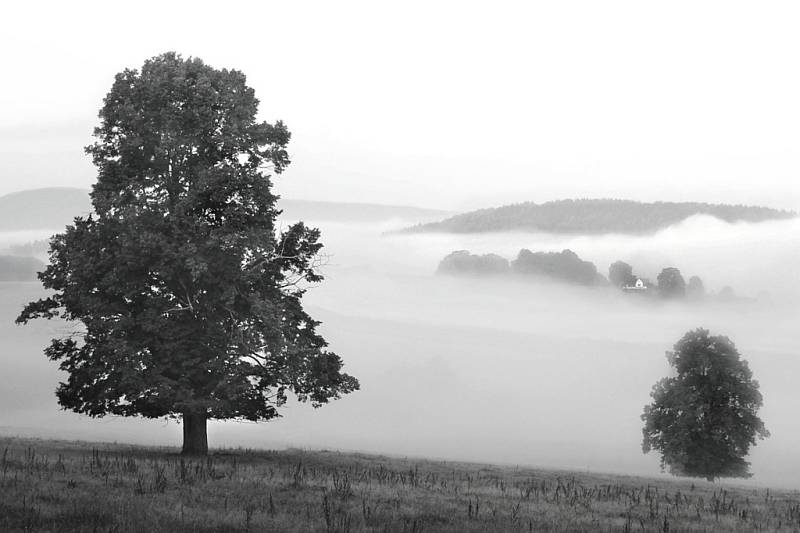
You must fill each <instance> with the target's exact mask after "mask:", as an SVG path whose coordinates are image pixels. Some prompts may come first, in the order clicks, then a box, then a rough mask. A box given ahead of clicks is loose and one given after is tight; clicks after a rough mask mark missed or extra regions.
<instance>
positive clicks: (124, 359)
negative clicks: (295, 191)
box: [17, 53, 358, 454]
mask: <svg viewBox="0 0 800 533" xmlns="http://www.w3.org/2000/svg"><path fill="white" fill-rule="evenodd" d="M257 107H258V100H257V99H256V98H255V95H254V91H253V89H252V88H250V87H248V86H247V85H246V80H245V76H244V74H242V73H241V72H238V71H236V70H217V69H214V68H212V67H210V66H208V65H206V64H204V63H203V62H202V61H201V60H199V59H188V60H184V59H183V58H181V57H180V56H179V55H176V54H174V53H167V54H163V55H160V56H157V57H154V58H152V59H150V60H148V61H146V62H145V64H144V65H143V67H142V68H141V70H125V71H123V72H121V73H120V74H118V75H117V76H116V78H115V81H114V84H113V86H112V88H111V90H110V92H109V93H108V95H107V96H106V98H105V100H104V105H103V107H102V109H101V110H100V114H99V118H100V125H99V127H97V128H96V129H95V139H96V141H95V142H94V144H92V145H91V146H89V147H87V149H86V150H87V153H88V154H90V155H91V156H92V159H93V162H94V164H95V165H96V167H97V169H98V178H97V183H96V184H95V185H94V187H93V189H92V192H91V200H92V204H93V207H94V213H93V214H92V215H90V216H88V217H85V218H76V219H75V220H74V224H72V225H70V226H67V228H66V230H65V231H64V232H63V233H61V234H59V235H56V236H54V237H53V239H52V241H51V243H50V264H49V266H48V267H47V268H46V270H45V271H44V272H42V273H41V274H40V279H41V281H42V283H43V284H44V286H45V287H46V288H47V289H50V290H51V291H53V292H52V295H51V296H48V297H46V298H43V299H41V300H39V301H36V302H32V303H30V304H28V305H27V306H26V307H25V308H24V310H23V311H22V313H21V314H20V316H19V318H18V319H17V321H18V322H22V323H25V322H27V321H28V320H30V319H33V318H40V317H43V318H53V317H60V318H63V319H66V320H68V321H74V322H75V323H77V324H78V325H79V326H80V327H79V328H78V330H77V333H75V334H73V335H70V336H66V337H62V338H56V339H53V340H52V342H51V344H50V346H49V347H48V348H47V349H46V350H45V353H46V354H47V356H48V357H50V358H51V359H52V360H55V361H58V362H60V368H61V369H62V370H64V371H66V372H67V373H68V378H67V381H66V382H63V383H61V384H60V385H59V387H58V389H57V397H58V401H59V403H60V404H61V405H62V406H63V407H64V408H67V409H72V410H74V411H77V412H79V413H85V414H87V415H90V416H93V417H99V416H103V415H106V414H113V415H122V416H136V415H140V416H144V417H148V418H157V417H165V416H166V417H182V419H183V437H184V438H183V452H184V453H195V454H204V453H207V450H208V444H207V442H208V439H207V433H206V424H207V420H209V419H246V420H252V421H258V420H269V419H271V418H274V417H276V416H279V413H278V408H279V407H280V406H281V405H282V404H283V403H284V402H286V400H287V393H289V392H291V393H294V394H295V395H296V396H297V397H298V398H299V399H300V400H301V401H310V402H311V403H312V404H313V405H314V406H319V405H321V404H324V403H326V402H328V401H329V400H331V399H335V398H339V397H340V395H342V394H345V393H348V392H351V391H353V390H356V389H358V381H357V380H356V379H355V378H353V377H351V376H349V375H347V374H345V373H343V372H342V360H341V359H340V358H339V356H338V355H336V354H335V353H333V352H330V351H328V350H327V349H326V346H327V343H326V342H325V340H324V339H323V338H322V336H320V334H319V333H318V332H317V326H318V325H319V322H317V321H315V320H314V319H313V318H311V317H310V316H309V315H308V314H307V313H306V312H305V310H304V309H303V306H302V304H301V297H302V296H303V293H304V290H305V288H306V287H307V285H308V284H309V283H315V282H318V281H320V280H321V279H322V277H321V275H320V273H319V272H318V266H319V261H318V252H319V250H320V248H321V247H322V244H321V243H320V242H319V237H320V233H319V231H318V230H317V229H311V228H308V227H306V226H305V225H304V224H303V223H302V222H300V223H297V224H294V225H292V226H289V227H288V228H286V229H285V230H284V231H282V232H278V231H277V230H276V217H277V216H278V215H279V213H280V211H279V210H278V209H277V207H276V201H277V196H275V195H274V194H273V193H272V190H271V189H272V182H271V174H270V173H271V172H274V173H280V172H281V171H282V170H283V169H284V168H285V167H286V166H287V165H288V164H289V157H288V154H287V152H286V145H287V143H288V141H289V132H288V130H287V129H286V127H285V126H284V124H283V123H282V122H280V121H278V122H276V123H275V124H268V123H266V122H259V121H257V120H256V111H257Z"/></svg>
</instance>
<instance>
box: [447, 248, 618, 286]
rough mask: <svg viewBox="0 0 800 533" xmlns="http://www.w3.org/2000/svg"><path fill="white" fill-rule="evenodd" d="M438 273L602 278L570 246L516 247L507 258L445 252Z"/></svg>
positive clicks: (581, 280)
mask: <svg viewBox="0 0 800 533" xmlns="http://www.w3.org/2000/svg"><path fill="white" fill-rule="evenodd" d="M436 272H437V273H438V274H454V275H496V274H512V273H513V274H519V275H523V276H530V275H536V276H542V277H546V278H549V279H553V280H558V281H564V282H567V283H574V284H579V285H595V284H605V283H607V281H606V279H605V278H604V277H603V276H602V274H599V273H598V272H597V267H596V266H595V265H594V263H592V262H590V261H584V260H582V259H581V258H580V257H578V254H576V253H575V252H573V251H572V250H563V251H561V252H532V251H530V250H526V249H522V250H520V252H519V254H518V255H517V258H516V259H515V260H513V261H511V262H509V261H508V260H507V259H505V258H504V257H501V256H499V255H496V254H485V255H477V254H472V253H470V252H468V251H466V250H458V251H455V252H453V253H451V254H449V255H447V256H446V257H445V258H444V259H442V261H441V262H440V263H439V266H438V268H437V269H436Z"/></svg>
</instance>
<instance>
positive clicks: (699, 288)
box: [686, 276, 706, 300]
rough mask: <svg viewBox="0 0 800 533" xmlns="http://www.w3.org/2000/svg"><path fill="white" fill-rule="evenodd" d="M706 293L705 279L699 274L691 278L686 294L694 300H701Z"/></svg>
mask: <svg viewBox="0 0 800 533" xmlns="http://www.w3.org/2000/svg"><path fill="white" fill-rule="evenodd" d="M705 295H706V288H705V286H704V285H703V280H702V279H700V278H699V277H698V276H692V277H691V278H689V283H688V284H687V285H686V296H688V297H689V298H691V299H693V300H701V299H703V298H704V297H705Z"/></svg>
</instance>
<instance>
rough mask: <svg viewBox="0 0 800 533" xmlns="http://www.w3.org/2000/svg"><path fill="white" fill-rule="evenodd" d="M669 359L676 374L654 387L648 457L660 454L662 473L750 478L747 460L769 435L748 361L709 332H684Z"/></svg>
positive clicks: (647, 421) (646, 430)
mask: <svg viewBox="0 0 800 533" xmlns="http://www.w3.org/2000/svg"><path fill="white" fill-rule="evenodd" d="M667 359H668V360H669V363H670V365H672V367H674V369H675V371H676V372H677V375H676V376H675V377H670V378H664V379H662V380H661V381H659V382H658V383H656V384H655V386H654V387H653V391H652V393H651V396H652V398H653V403H652V404H650V405H648V406H646V407H645V408H644V414H643V415H642V420H643V421H644V423H645V425H644V429H643V434H644V441H643V443H642V450H643V451H644V453H648V452H649V451H650V450H656V451H658V452H659V453H660V454H661V468H662V469H666V468H668V469H669V471H670V473H672V474H675V475H682V476H691V477H703V478H706V479H708V480H709V481H713V480H714V479H716V478H720V477H749V476H750V475H751V474H750V473H749V471H748V467H749V463H748V462H746V461H745V460H744V458H745V457H746V456H747V453H748V451H749V450H750V446H751V445H754V444H755V443H756V440H757V439H763V438H765V437H768V436H769V432H767V430H766V429H765V428H764V423H763V422H762V421H761V419H760V418H759V417H758V416H757V413H758V409H759V408H760V407H761V404H762V398H761V393H760V392H759V390H758V382H757V381H756V380H754V379H753V375H752V372H751V371H750V368H749V367H748V365H747V362H746V361H744V360H742V359H741V358H740V355H739V352H738V351H737V350H736V347H735V346H734V344H733V342H731V341H730V339H728V338H727V337H722V336H710V335H709V333H708V330H705V329H697V330H694V331H690V332H688V333H686V335H684V336H683V338H682V339H681V340H680V341H678V343H677V344H675V348H674V351H672V352H667Z"/></svg>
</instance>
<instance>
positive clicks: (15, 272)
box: [0, 255, 44, 281]
mask: <svg viewBox="0 0 800 533" xmlns="http://www.w3.org/2000/svg"><path fill="white" fill-rule="evenodd" d="M42 270H44V263H43V262H41V261H39V260H38V259H36V258H33V257H17V256H13V255H0V281H35V280H36V273H37V272H40V271H42Z"/></svg>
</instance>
